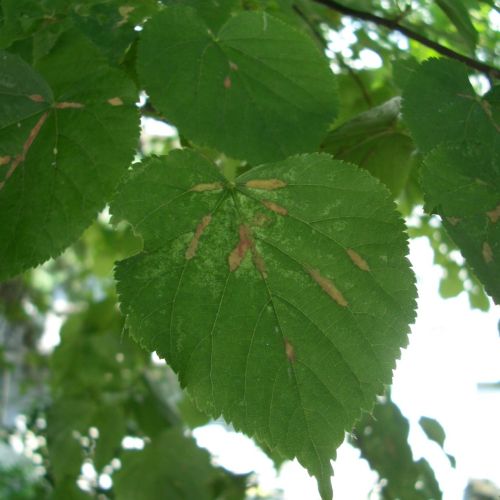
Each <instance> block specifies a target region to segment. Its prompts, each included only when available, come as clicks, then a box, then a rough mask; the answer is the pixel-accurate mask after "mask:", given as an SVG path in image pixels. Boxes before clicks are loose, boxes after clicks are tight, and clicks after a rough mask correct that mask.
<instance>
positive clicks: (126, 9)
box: [116, 5, 135, 28]
mask: <svg viewBox="0 0 500 500" xmlns="http://www.w3.org/2000/svg"><path fill="white" fill-rule="evenodd" d="M133 10H135V7H132V6H131V5H121V6H120V7H118V12H119V13H120V16H122V19H121V20H120V21H118V22H117V23H116V27H117V28H119V27H120V26H122V25H124V24H125V23H126V22H127V21H128V18H129V14H130V13H131V12H132V11H133Z"/></svg>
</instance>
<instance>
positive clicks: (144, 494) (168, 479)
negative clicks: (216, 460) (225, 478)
mask: <svg viewBox="0 0 500 500" xmlns="http://www.w3.org/2000/svg"><path fill="white" fill-rule="evenodd" d="M121 461H122V467H121V468H120V470H119V471H118V472H117V473H116V474H115V475H114V476H113V483H114V487H115V491H116V496H117V498H119V499H120V500H137V499H139V498H140V499H141V500H158V499H159V498H165V499H167V498H168V499H169V500H186V499H191V498H192V499H196V500H212V499H213V498H215V495H214V493H215V492H214V491H213V490H214V489H215V487H216V482H217V481H218V479H219V477H218V470H217V469H215V468H214V467H213V466H212V465H211V464H210V455H209V454H208V452H207V451H206V450H203V449H200V448H198V447H197V446H196V443H195V442H194V440H193V439H191V438H187V437H185V436H184V435H183V433H182V431H181V430H180V429H177V428H171V429H169V430H166V431H164V432H163V433H162V434H160V435H159V436H157V437H155V438H154V439H153V440H152V442H151V443H149V444H147V445H146V447H145V448H144V449H143V450H141V451H128V452H125V453H124V455H123V456H122V457H121Z"/></svg>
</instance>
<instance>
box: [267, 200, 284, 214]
mask: <svg viewBox="0 0 500 500" xmlns="http://www.w3.org/2000/svg"><path fill="white" fill-rule="evenodd" d="M262 204H263V205H264V206H265V207H266V208H268V209H269V210H272V211H273V212H276V213H277V214H280V215H283V216H284V215H288V210H287V209H286V208H283V207H281V206H280V205H278V204H277V203H274V201H270V200H262Z"/></svg>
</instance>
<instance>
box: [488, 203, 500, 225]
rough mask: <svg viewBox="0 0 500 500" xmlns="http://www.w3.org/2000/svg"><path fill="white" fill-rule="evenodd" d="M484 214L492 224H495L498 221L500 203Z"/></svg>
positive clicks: (499, 217)
mask: <svg viewBox="0 0 500 500" xmlns="http://www.w3.org/2000/svg"><path fill="white" fill-rule="evenodd" d="M486 215H487V216H488V217H489V219H490V220H491V222H493V224H496V223H497V222H498V219H500V205H498V207H497V208H495V209H494V210H490V211H489V212H486Z"/></svg>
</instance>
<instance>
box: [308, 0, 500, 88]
mask: <svg viewBox="0 0 500 500" xmlns="http://www.w3.org/2000/svg"><path fill="white" fill-rule="evenodd" d="M313 1H314V2H316V3H318V4H321V5H324V6H325V7H328V8H330V9H333V10H336V11H337V12H340V13H342V14H345V15H347V16H350V17H355V18H357V19H361V20H363V21H371V22H373V23H375V24H378V25H379V26H384V27H385V28H388V29H390V30H392V31H399V32H400V33H402V34H403V35H406V36H407V37H408V38H411V39H412V40H415V41H417V42H419V43H421V44H422V45H425V46H426V47H429V48H431V49H433V50H435V51H436V52H438V53H439V54H442V55H444V56H447V57H449V58H451V59H456V60H457V61H460V62H462V63H464V64H466V65H467V66H469V67H470V68H473V69H475V70H477V71H480V72H482V73H485V74H486V75H488V76H490V77H493V78H500V70H499V69H498V68H495V67H493V66H490V65H489V64H486V63H483V62H481V61H478V60H477V59H472V58H471V57H467V56H465V55H463V54H460V53H459V52H455V51H454V50H452V49H449V48H448V47H445V46H444V45H441V44H439V43H437V42H434V41H433V40H429V39H428V38H426V37H425V36H423V35H420V34H419V33H417V32H416V31H413V30H412V29H410V28H407V27H405V26H401V25H400V24H399V23H398V22H397V21H395V20H392V19H386V18H385V17H380V16H377V15H376V14H372V13H371V12H365V11H362V10H358V9H353V8H352V7H346V6H345V5H342V4H341V3H339V2H337V1H336V0H313Z"/></svg>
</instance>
